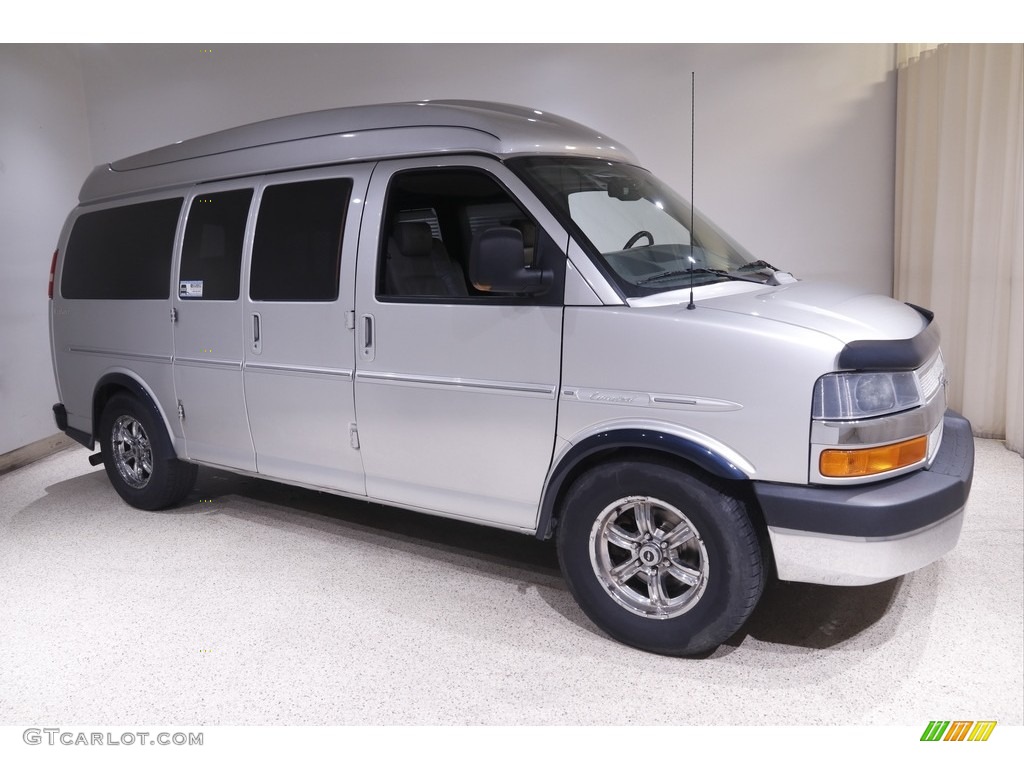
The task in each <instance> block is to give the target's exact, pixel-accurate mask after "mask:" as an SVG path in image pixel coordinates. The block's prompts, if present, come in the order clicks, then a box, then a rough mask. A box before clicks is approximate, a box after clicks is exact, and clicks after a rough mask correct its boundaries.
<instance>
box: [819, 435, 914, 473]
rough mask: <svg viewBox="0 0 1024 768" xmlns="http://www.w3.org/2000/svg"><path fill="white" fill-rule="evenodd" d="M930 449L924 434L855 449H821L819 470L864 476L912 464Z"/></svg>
mask: <svg viewBox="0 0 1024 768" xmlns="http://www.w3.org/2000/svg"><path fill="white" fill-rule="evenodd" d="M927 452H928V437H927V436H926V435H922V436H921V437H915V438H914V439H912V440H904V441H903V442H901V443H893V444H891V445H880V446H878V447H877V448H857V449H854V450H836V449H829V450H827V451H822V452H821V458H820V459H819V461H818V471H820V472H821V475H822V477H865V476H866V475H877V474H879V473H881V472H890V471H892V470H894V469H900V468H901V467H909V466H910V465H911V464H916V463H917V462H919V461H921V460H922V459H923V458H924V457H925V455H926V454H927Z"/></svg>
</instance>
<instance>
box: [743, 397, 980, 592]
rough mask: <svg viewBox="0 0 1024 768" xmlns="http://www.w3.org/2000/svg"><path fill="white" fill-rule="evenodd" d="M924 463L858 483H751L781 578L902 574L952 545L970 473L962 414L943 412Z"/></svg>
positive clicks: (845, 579) (840, 580) (848, 579)
mask: <svg viewBox="0 0 1024 768" xmlns="http://www.w3.org/2000/svg"><path fill="white" fill-rule="evenodd" d="M943 421H944V424H943V437H942V444H941V446H940V447H939V451H938V453H937V454H936V456H935V461H934V462H933V463H932V465H931V467H930V468H928V469H922V470H919V471H917V472H914V473H912V474H909V475H904V476H902V477H897V478H893V479H891V480H884V481H882V482H877V483H871V484H869V485H859V486H835V487H824V488H823V487H814V486H803V485H781V484H778V483H766V482H755V483H754V490H755V492H756V494H757V498H758V501H759V502H760V504H761V509H762V511H763V513H764V518H765V522H766V523H767V525H768V534H769V537H770V538H771V543H772V549H773V553H774V556H775V565H776V570H777V571H778V575H779V578H780V579H783V580H786V581H804V582H810V583H813V584H834V585H844V586H856V585H862V584H875V583H877V582H880V581H886V580H887V579H891V578H895V577H896V576H902V575H903V574H905V573H910V572H911V571H915V570H917V569H918V568H923V567H924V566H926V565H928V564H929V563H932V562H934V561H935V560H937V559H939V558H940V557H942V556H943V555H944V554H946V553H947V552H949V551H950V550H951V549H953V547H954V546H956V542H957V540H958V539H959V537H960V528H961V526H962V525H963V512H964V506H965V505H966V503H967V496H968V494H969V493H970V490H971V480H972V479H973V477H974V438H973V436H972V435H971V425H970V422H968V421H967V419H965V418H963V417H962V416H960V415H959V414H957V413H954V412H953V411H946V414H945V417H944V419H943Z"/></svg>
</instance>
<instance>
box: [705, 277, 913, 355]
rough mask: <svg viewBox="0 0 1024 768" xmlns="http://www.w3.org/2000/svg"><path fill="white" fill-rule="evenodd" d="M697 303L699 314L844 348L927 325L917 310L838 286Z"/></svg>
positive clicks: (785, 288) (807, 285) (772, 290)
mask: <svg viewBox="0 0 1024 768" xmlns="http://www.w3.org/2000/svg"><path fill="white" fill-rule="evenodd" d="M751 288H752V290H751V291H744V292H742V293H732V294H731V295H726V296H717V297H714V298H709V299H706V300H704V301H698V304H697V307H698V309H711V310H718V311H722V312H734V313H737V314H741V315H750V316H752V317H763V318H766V319H769V320H775V321H777V322H780V323H787V324H788V325H795V326H799V327H801V328H808V329H810V330H815V331H820V332H821V333H825V334H828V335H829V336H833V337H834V338H836V339H838V340H840V341H841V342H843V343H844V344H848V343H850V342H852V341H860V340H876V339H877V340H888V339H909V338H912V337H914V336H916V335H917V334H918V333H920V332H921V330H922V329H923V328H924V327H925V326H926V325H927V324H928V320H927V319H926V318H925V317H924V316H923V315H921V313H920V312H918V311H917V310H915V309H914V308H913V307H910V306H908V305H907V304H903V303H901V302H899V301H896V300H895V299H890V298H889V297H888V296H880V295H878V294H873V293H869V292H867V291H864V290H861V289H857V288H852V287H848V286H845V285H839V284H835V283H819V282H798V283H790V284H787V285H782V286H777V287H765V288H758V287H756V286H753V285H752V286H751Z"/></svg>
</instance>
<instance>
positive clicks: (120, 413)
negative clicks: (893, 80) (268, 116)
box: [50, 101, 974, 655]
mask: <svg viewBox="0 0 1024 768" xmlns="http://www.w3.org/2000/svg"><path fill="white" fill-rule="evenodd" d="M79 199H80V204H79V205H78V207H76V208H75V209H74V210H73V211H72V212H71V214H70V216H69V218H68V220H67V223H66V225H65V226H64V229H63V231H62V233H61V235H60V240H59V247H58V250H57V252H56V253H55V254H54V259H53V265H52V267H51V275H50V280H51V284H50V293H51V299H52V300H51V302H50V332H51V342H52V351H53V365H54V370H55V374H56V380H57V389H58V393H59V397H60V403H58V404H57V405H55V406H54V414H55V417H56V421H57V425H58V426H59V428H60V429H61V430H63V431H64V432H66V433H67V434H68V435H70V436H72V437H73V438H75V439H76V440H78V441H79V442H80V443H82V444H83V445H85V446H87V447H89V448H90V449H91V448H92V447H93V446H94V445H95V444H96V443H98V444H99V453H98V454H96V455H95V456H93V457H92V459H91V461H92V462H93V463H94V464H98V463H99V462H100V461H102V463H103V464H104V466H105V468H106V473H107V475H108V476H109V478H110V482H111V484H112V485H113V486H114V489H115V490H116V491H117V492H118V493H119V494H120V495H121V497H122V498H123V499H124V500H125V501H127V502H128V503H129V504H132V505H134V506H136V507H139V508H142V509H162V508H165V507H168V506H171V505H174V504H176V503H179V502H180V501H182V500H183V499H184V498H185V497H186V496H187V494H188V493H189V491H190V489H191V488H192V486H193V483H194V481H195V478H196V470H197V466H199V465H205V466H210V467H218V468H225V469H228V470H231V471H233V472H238V473H242V474H250V475H259V476H261V477H267V478H272V479H274V480H278V481H281V482H284V483H293V484H296V485H300V486H304V487H307V488H315V489H319V490H324V491H330V492H332V493H337V494H340V495H344V496H351V497H355V498H360V499H368V500H372V501H375V502H381V503H384V504H388V505H394V506H399V507H405V508H408V509H413V510H420V511H423V512H427V513H429V514H435V515H444V516H447V517H453V518H458V519H461V520H467V521H473V522H476V523H481V524H484V525H491V526H497V527H500V528H505V529H509V530H513V531H520V532H523V533H525V534H530V535H533V536H536V537H538V538H540V539H550V538H554V539H555V541H556V543H557V549H558V555H559V559H560V562H561V566H562V569H563V571H564V574H565V579H566V581H567V582H568V585H569V589H570V590H571V591H572V594H573V595H574V596H575V598H576V600H577V601H578V602H579V604H580V606H581V607H582V609H583V610H584V611H585V612H586V614H587V615H588V616H589V617H590V618H591V619H592V620H593V621H594V623H595V624H596V625H597V626H598V627H599V628H600V629H602V630H603V631H605V632H606V633H607V634H608V635H610V636H612V637H613V638H616V639H618V640H620V641H622V642H624V643H628V644H630V645H633V646H636V647H639V648H643V649H647V650H650V651H654V652H658V653H664V654H672V655H691V654H698V653H702V652H706V651H708V650H710V649H713V648H715V647H716V646H717V645H719V644H720V643H722V642H723V641H724V640H726V639H728V638H729V637H730V636H731V635H732V634H734V633H735V632H736V631H737V630H738V629H739V628H740V627H741V626H742V625H743V623H744V621H745V620H746V619H747V617H748V616H749V615H750V613H751V611H752V610H753V609H754V607H755V605H756V604H757V601H758V598H759V597H760V595H761V592H762V589H763V587H764V584H765V579H766V578H767V577H768V576H769V575H770V574H774V575H776V576H777V577H778V578H780V579H784V580H793V581H803V582H813V583H820V584H841V585H859V584H870V583H875V582H879V581H883V580H886V579H891V578H893V577H896V576H899V575H901V574H906V573H909V572H910V571H913V570H915V569H919V568H921V567H923V566H925V565H928V564H929V563H931V562H933V561H934V560H936V559H937V558H939V557H941V556H942V555H943V554H944V553H946V552H948V551H949V550H950V549H952V548H953V547H954V545H955V544H956V541H957V539H958V537H959V533H960V528H961V523H962V520H963V510H964V505H965V503H966V500H967V495H968V492H969V489H970V484H971V477H972V473H973V461H974V459H973V456H974V454H973V442H972V438H971V431H970V425H969V424H968V423H967V422H966V421H965V420H964V419H963V418H962V417H960V416H958V415H956V414H954V413H951V412H949V411H947V410H946V395H945V385H946V375H945V370H944V368H943V361H942V355H941V353H940V350H939V332H938V329H937V328H936V324H935V322H934V320H933V318H932V315H931V314H930V313H929V312H928V311H926V310H924V309H921V308H918V307H913V306H908V305H906V304H901V303H899V302H897V301H894V300H893V299H890V298H887V297H883V296H874V295H867V294H865V293H863V292H862V291H860V290H857V289H856V288H852V287H848V286H841V285H839V286H837V285H825V284H816V283H811V282H806V281H798V280H796V279H795V278H793V277H792V276H791V275H789V274H788V273H785V272H781V271H779V270H777V269H776V268H774V267H772V266H771V265H769V264H767V263H765V262H764V261H761V260H758V259H757V258H756V257H754V256H752V255H751V254H749V253H747V252H746V251H745V250H744V249H743V248H742V247H740V246H739V245H738V244H737V243H735V242H733V241H732V240H731V239H730V238H729V237H728V236H727V235H726V234H725V233H723V232H722V231H720V230H719V229H717V228H716V227H715V226H714V225H713V224H712V223H710V222H709V221H707V220H706V219H705V218H703V217H701V216H700V215H699V214H697V213H695V212H694V211H693V210H692V209H691V207H690V206H689V204H688V203H687V202H686V201H685V200H683V199H681V198H680V197H679V196H677V195H676V194H675V193H674V192H673V191H672V190H671V189H669V188H668V187H666V186H665V185H664V184H662V183H661V182H659V181H658V179H657V178H655V177H654V176H653V175H652V174H651V173H649V172H648V171H646V170H644V169H643V168H641V167H640V166H639V165H638V163H637V160H636V158H635V157H634V156H633V155H632V154H631V153H630V152H629V151H628V150H627V149H626V148H624V147H623V146H622V145H621V144H620V143H619V142H617V141H615V140H613V139H611V138H609V137H607V136H605V135H603V134H601V133H599V132H597V131H595V130H592V129H590V128H586V127H584V126H582V125H579V124H577V123H574V122H571V121H569V120H566V119H563V118H560V117H557V116H554V115H551V114H547V113H544V112H542V111H540V110H533V109H525V108H521V107H514V106H509V105H504V104H492V103H482V102H460V101H448V102H444V101H433V102H418V103H408V104H386V105H378V106H370V107H354V108H343V109H334V110H327V111H323V112H315V113H310V114H304V115H296V116H291V117H284V118H280V119H275V120H268V121H265V122H260V123H255V124H252V125H247V126H242V127H240V128H234V129H231V130H226V131H222V132H219V133H214V134H210V135H207V136H202V137H200V138H195V139H191V140H188V141H182V142H178V143H175V144H172V145H170V146H166V147H162V148H159V149H155V150H153V151H150V152H145V153H143V154H140V155H135V156H133V157H128V158H125V159H123V160H118V161H116V162H113V163H110V164H109V165H101V166H99V167H97V168H96V169H95V170H94V171H93V172H92V173H91V174H90V175H89V177H88V178H87V179H86V181H85V184H84V186H83V187H82V190H81V194H80V198H79Z"/></svg>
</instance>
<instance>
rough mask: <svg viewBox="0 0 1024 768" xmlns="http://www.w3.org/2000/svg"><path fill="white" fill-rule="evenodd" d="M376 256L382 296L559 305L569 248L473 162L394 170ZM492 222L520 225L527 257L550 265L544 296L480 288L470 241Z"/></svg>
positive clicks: (495, 225) (529, 263) (533, 262)
mask: <svg viewBox="0 0 1024 768" xmlns="http://www.w3.org/2000/svg"><path fill="white" fill-rule="evenodd" d="M383 227H384V229H383V232H382V236H381V254H380V258H379V260H378V272H377V296H378V298H382V299H385V300H387V299H393V300H394V299H400V300H403V301H405V300H411V301H415V302H422V301H441V302H446V303H450V302H487V303H506V304H507V303H515V304H524V303H525V304H558V303H560V302H561V300H562V283H563V281H564V274H565V254H564V253H562V252H561V250H560V249H559V248H558V247H557V246H556V245H555V243H554V241H552V240H551V238H550V237H548V235H547V234H546V233H545V232H544V231H543V230H542V229H541V228H539V227H538V226H537V225H536V224H535V223H534V222H533V220H532V219H531V218H530V217H529V215H528V214H527V213H526V212H525V211H524V210H523V209H522V207H521V206H520V204H519V203H518V201H517V200H516V199H515V198H514V197H513V196H512V195H511V194H510V193H509V192H508V191H507V190H506V189H505V188H504V187H503V186H501V184H499V183H498V181H497V180H496V179H494V178H493V177H492V176H490V175H489V174H487V173H485V172H483V171H481V170H478V169H472V168H444V169H429V170H412V171H404V172H400V173H397V174H395V176H394V177H393V178H392V180H391V184H390V185H389V188H388V197H387V205H386V208H385V214H384V223H383ZM495 228H514V229H517V230H519V234H520V235H521V236H522V241H523V263H524V265H525V266H528V267H530V268H534V267H537V268H542V269H547V270H550V271H551V272H552V274H553V275H554V278H555V279H554V283H553V285H552V286H551V288H550V289H549V290H548V291H546V292H545V293H544V294H537V295H531V296H527V295H524V294H514V293H499V292H494V291H489V290H482V289H481V288H478V287H477V286H474V285H473V284H472V282H471V281H470V280H469V274H470V270H469V259H470V252H471V250H472V247H473V242H474V240H475V239H477V238H478V237H479V236H480V235H482V234H483V233H485V232H488V231H489V230H492V229H495Z"/></svg>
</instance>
